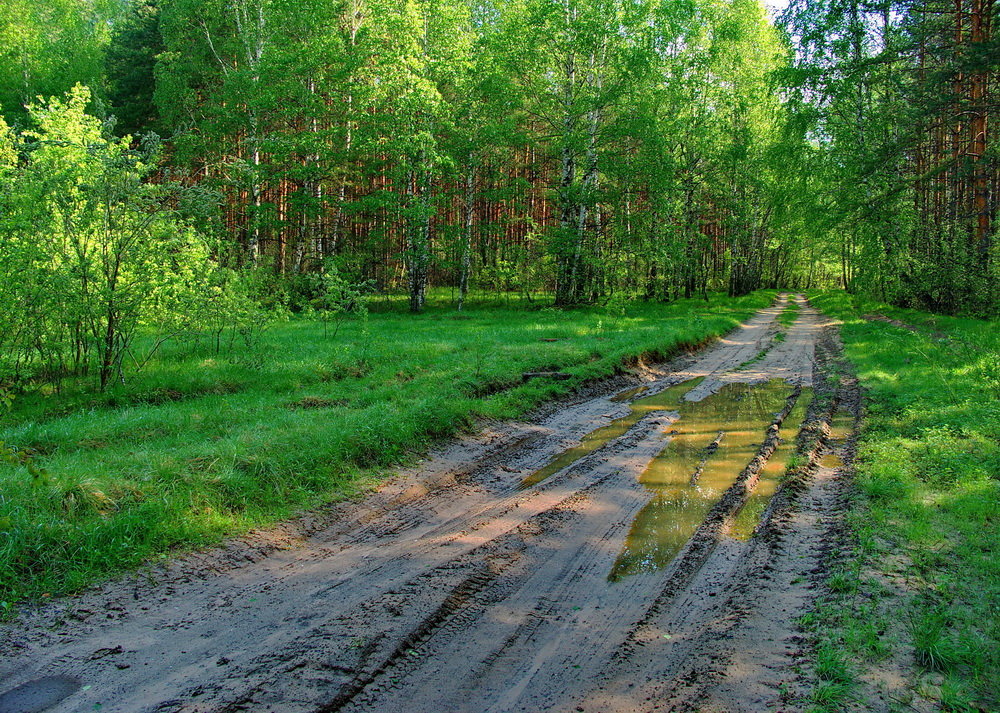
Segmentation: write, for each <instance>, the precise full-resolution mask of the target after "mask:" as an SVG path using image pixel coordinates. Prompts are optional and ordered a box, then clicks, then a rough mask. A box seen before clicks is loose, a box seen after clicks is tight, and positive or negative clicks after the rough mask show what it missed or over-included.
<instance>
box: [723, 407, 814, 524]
mask: <svg viewBox="0 0 1000 713" xmlns="http://www.w3.org/2000/svg"><path fill="white" fill-rule="evenodd" d="M812 397H813V392H812V389H802V393H801V394H799V399H798V401H796V402H795V407H794V408H793V409H792V410H791V412H790V413H789V414H788V416H787V417H785V421H784V422H783V423H782V424H781V430H780V431H779V432H778V437H779V438H780V439H781V440H779V441H778V445H777V447H776V448H775V449H774V453H772V454H771V457H770V458H768V460H767V463H765V464H764V467H763V468H761V471H760V479H759V480H758V481H757V485H756V487H755V488H754V489H753V490H752V491H751V492H750V495H749V496H748V497H747V501H746V502H745V503H744V504H743V507H742V508H740V510H739V512H738V513H736V517H735V518H734V520H733V524H732V525H731V526H730V529H729V534H730V536H731V537H735V538H736V539H737V540H748V539H750V536H751V535H752V534H753V531H754V530H756V529H757V525H758V524H760V518H761V516H762V515H763V514H764V511H765V510H766V509H767V505H768V503H769V502H771V497H772V496H773V495H774V494H775V493H776V492H777V490H778V486H779V485H780V484H781V476H782V475H784V474H785V470H786V469H787V468H788V464H789V463H790V462H791V460H792V456H793V455H794V453H795V437H796V435H797V434H798V432H799V430H800V429H801V428H802V424H803V423H804V422H805V419H806V411H807V410H808V409H809V404H810V403H811V402H812Z"/></svg>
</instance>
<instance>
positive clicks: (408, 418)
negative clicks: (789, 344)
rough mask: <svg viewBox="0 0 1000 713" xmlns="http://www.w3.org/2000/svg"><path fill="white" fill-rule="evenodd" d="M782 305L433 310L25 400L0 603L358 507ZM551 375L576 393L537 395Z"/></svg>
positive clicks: (12, 418)
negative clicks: (332, 503) (317, 507)
mask: <svg viewBox="0 0 1000 713" xmlns="http://www.w3.org/2000/svg"><path fill="white" fill-rule="evenodd" d="M773 295H774V293H756V294H754V295H751V296H749V297H745V298H741V299H738V300H728V299H725V298H722V297H720V296H718V295H710V300H711V301H710V302H709V303H708V304H706V303H704V302H703V301H701V300H699V301H680V302H677V303H675V304H672V305H668V306H661V305H630V306H626V307H624V308H618V307H616V308H615V309H614V310H613V311H612V312H607V311H605V310H603V309H598V308H591V309H585V310H584V309H581V310H574V311H572V312H569V313H564V312H561V311H552V310H542V311H538V310H523V311H515V310H503V309H484V308H479V307H476V305H475V304H469V305H467V307H466V310H465V311H463V312H461V313H459V312H455V311H454V310H452V309H449V308H446V307H436V306H433V305H432V306H431V307H430V308H429V309H428V310H427V312H426V313H425V314H424V315H421V316H409V315H406V314H403V313H402V310H401V309H395V310H392V311H387V312H381V313H377V312H373V313H372V314H371V315H370V316H369V317H368V319H362V318H354V317H352V318H349V319H347V320H345V322H344V324H343V326H342V327H341V330H340V333H339V334H338V336H337V338H336V339H333V338H331V337H330V336H329V335H328V334H325V327H324V325H322V324H320V323H319V322H317V321H313V320H293V321H288V322H284V323H281V324H277V325H275V326H274V327H273V328H272V329H270V330H269V331H268V332H266V333H265V334H264V335H262V337H261V338H260V339H259V340H258V342H257V343H256V345H255V346H254V347H253V348H244V349H240V350H237V351H233V352H230V353H228V354H221V355H220V354H217V353H216V352H215V350H214V348H213V347H212V345H211V344H206V343H201V344H199V343H197V342H192V341H189V340H180V339H173V340H169V341H167V342H166V343H164V344H163V346H162V348H161V349H160V350H159V351H158V352H157V353H156V356H155V357H154V358H153V359H151V361H150V363H149V364H148V365H147V366H146V368H145V369H144V370H143V371H142V372H141V373H139V374H136V375H135V376H134V377H133V378H132V379H130V380H129V382H128V383H127V384H124V385H123V384H112V385H111V386H110V387H109V388H108V389H107V390H106V391H105V392H104V393H95V392H94V390H93V389H90V388H87V383H86V382H83V381H79V380H68V381H67V382H65V383H64V385H63V389H62V392H61V393H60V394H42V393H35V394H28V395H25V396H22V397H20V398H19V399H18V401H17V402H16V404H15V408H14V410H13V411H12V412H11V413H10V414H9V416H8V417H7V418H5V419H3V420H2V421H0V425H2V428H0V438H2V439H3V440H4V441H5V442H7V443H8V445H10V446H11V447H13V448H16V449H17V450H18V451H19V452H25V453H27V452H30V453H32V454H33V456H32V457H33V458H34V459H35V461H36V462H37V465H38V467H40V468H44V469H45V470H46V471H48V473H49V474H50V476H49V478H48V479H47V480H46V481H45V482H44V483H43V482H36V480H35V479H33V478H31V477H30V476H29V475H28V473H27V472H26V470H25V469H24V467H22V466H20V465H16V464H0V492H2V493H3V496H2V498H0V522H6V523H8V526H7V527H6V528H5V529H4V531H3V532H0V601H7V602H14V601H17V600H19V599H21V598H23V597H34V596H38V595H40V594H42V593H46V592H48V593H52V594H57V593H61V592H68V591H73V590H75V589H77V588H79V587H81V586H83V585H84V584H86V583H87V582H90V581H93V579H94V578H96V577H101V576H105V575H107V574H108V573H110V572H113V571H116V570H119V569H121V568H126V567H129V566H132V565H134V564H137V563H139V562H141V561H143V560H145V559H147V558H149V557H150V556H152V555H153V554H154V553H158V552H163V551H165V550H167V549H169V548H171V547H175V546H192V545H198V544H203V543H206V542H211V541H214V540H216V539H218V538H219V537H221V536H222V535H224V534H231V533H234V532H239V531H242V530H244V529H246V528H247V527H249V526H251V525H254V524H259V523H262V522H266V521H268V520H273V519H274V518H278V517H282V516H287V515H288V514H289V513H290V512H291V511H292V510H293V509H294V508H300V507H305V506H309V505H312V504H316V503H318V502H321V501H325V500H329V499H332V498H341V497H345V496H347V495H350V494H352V493H356V492H358V491H359V490H360V489H363V488H365V487H366V486H367V484H369V483H371V482H372V481H373V479H375V478H376V477H378V475H379V473H380V472H382V470H383V469H385V468H387V467H389V466H392V465H394V464H396V463H399V462H401V461H403V460H405V459H406V458H407V457H408V456H409V454H412V453H413V452H414V450H415V449H420V448H423V447H425V446H426V445H427V444H428V443H429V442H430V440H431V439H433V438H437V437H440V436H444V435H448V434H452V433H454V432H455V431H456V430H457V429H460V428H463V427H468V426H469V425H470V423H471V422H472V419H473V418H475V417H477V416H489V417H494V418H509V417H512V416H515V415H519V414H522V413H523V412H524V411H525V410H526V409H529V408H531V407H533V406H535V405H538V404H540V403H542V402H544V401H546V400H549V399H552V398H554V397H557V396H559V395H562V394H565V393H567V392H568V391H569V390H571V389H573V388H575V387H577V386H579V385H580V384H582V383H584V382H585V381H587V380H590V379H596V378H601V377H606V376H608V375H610V374H612V373H614V372H615V371H618V370H621V369H623V368H624V366H623V362H626V361H628V360H630V359H632V358H634V357H636V356H638V355H641V354H648V355H653V356H656V357H658V358H666V357H668V356H669V355H671V354H673V353H675V352H676V351H678V350H679V349H681V348H683V347H684V346H685V345H691V344H697V343H701V342H703V341H704V340H705V339H707V338H710V337H712V336H716V335H720V334H723V333H725V332H727V331H728V330H730V329H731V328H733V327H734V326H735V325H736V324H737V323H738V322H739V321H740V320H742V319H745V318H746V317H747V316H749V315H750V314H751V313H752V311H753V310H755V309H758V308H761V307H763V306H765V305H766V304H768V303H769V302H770V301H771V300H772V299H773ZM441 301H442V302H443V301H444V300H441ZM400 307H403V305H400ZM152 339H153V337H152V336H140V337H138V338H137V343H140V344H141V343H144V342H148V341H150V340H152ZM550 339H556V340H557V341H543V340H550ZM549 369H561V370H563V371H565V372H566V373H568V374H570V375H571V379H570V380H568V381H548V380H544V379H534V380H531V381H529V382H527V383H523V381H522V379H521V374H522V373H523V372H525V371H539V370H549Z"/></svg>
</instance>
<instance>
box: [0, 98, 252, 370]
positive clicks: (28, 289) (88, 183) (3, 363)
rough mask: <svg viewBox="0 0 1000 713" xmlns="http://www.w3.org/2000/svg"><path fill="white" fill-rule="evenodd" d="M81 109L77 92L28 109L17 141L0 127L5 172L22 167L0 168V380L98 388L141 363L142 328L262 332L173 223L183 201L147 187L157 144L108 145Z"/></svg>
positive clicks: (188, 233)
mask: <svg viewBox="0 0 1000 713" xmlns="http://www.w3.org/2000/svg"><path fill="white" fill-rule="evenodd" d="M89 100H90V94H89V92H88V91H87V90H86V89H85V88H83V87H79V86H78V87H76V88H74V89H73V90H71V91H70V92H69V94H67V95H66V97H65V98H64V99H60V98H52V99H50V100H49V101H47V102H43V103H39V104H33V105H31V106H30V107H29V111H30V115H31V118H32V120H33V121H34V122H35V124H36V127H37V128H35V129H33V130H31V131H27V132H24V133H23V134H22V135H21V136H20V137H15V136H12V135H11V134H10V132H3V131H2V129H3V127H2V126H0V160H2V159H3V157H4V156H7V157H8V158H7V160H6V163H7V165H8V166H10V156H12V155H13V153H12V152H14V151H16V152H18V153H20V155H21V156H22V157H23V158H22V161H21V163H20V165H19V166H18V169H19V170H18V171H17V172H16V174H15V173H14V172H12V171H10V170H9V169H8V170H6V171H4V170H3V169H2V168H0V183H2V185H0V227H2V228H3V234H4V238H3V242H4V250H3V251H2V252H0V306H2V316H0V330H2V331H0V379H3V380H4V381H5V382H7V383H10V384H16V385H17V386H19V387H26V386H28V385H30V384H32V383H35V384H47V383H49V384H56V385H58V383H59V382H60V380H61V379H62V378H63V377H65V376H67V375H70V374H86V373H90V374H93V375H94V376H95V377H96V378H97V380H98V383H99V384H100V387H101V388H102V389H104V388H106V387H107V386H108V385H109V384H110V383H111V382H112V381H113V380H121V379H122V378H124V370H125V369H126V364H125V361H126V359H127V358H128V359H130V360H131V361H132V362H133V363H134V364H135V365H136V366H141V364H142V363H144V362H145V361H146V360H148V357H149V355H148V354H146V355H141V354H136V353H135V351H134V349H133V347H134V342H135V337H136V334H137V333H138V331H139V330H140V329H143V328H155V329H158V330H159V331H160V332H161V336H165V335H167V334H171V333H173V332H175V331H177V330H179V329H181V328H182V327H183V326H188V325H191V324H192V323H193V321H194V320H198V319H199V318H201V321H200V322H199V324H198V326H199V327H200V328H209V329H211V328H214V327H215V325H216V324H217V321H218V320H219V319H225V320H226V321H227V322H230V323H232V322H238V323H251V322H255V321H259V316H258V315H255V314H254V315H248V314H246V312H247V310H246V309H245V308H242V307H241V306H240V302H241V298H240V293H239V291H237V290H231V289H228V286H229V285H230V284H231V283H233V282H238V281H239V279H241V278H238V277H236V276H231V275H228V274H227V273H226V272H225V271H224V270H222V269H221V268H219V267H218V266H217V264H216V263H215V262H214V261H213V260H212V256H211V254H210V251H209V249H208V246H207V245H206V244H205V241H204V239H203V238H202V237H201V236H200V235H198V234H197V233H196V232H195V231H194V230H193V229H192V228H191V227H190V225H188V224H186V223H185V222H184V221H182V220H181V219H180V216H179V214H178V211H177V209H176V207H175V206H177V205H178V204H179V203H182V202H185V201H186V199H187V198H188V197H189V195H190V192H188V194H189V195H185V191H184V190H183V189H182V188H181V187H180V186H178V185H175V184H173V183H171V182H170V181H167V180H161V181H159V182H150V181H148V180H147V179H148V177H149V175H150V174H151V172H152V171H153V170H154V168H155V164H156V161H157V159H158V146H157V145H156V144H155V143H151V142H147V143H144V144H141V145H138V146H134V145H133V144H132V142H131V139H130V138H129V137H125V138H123V139H116V138H112V137H110V136H108V135H107V134H106V132H105V131H104V130H103V127H102V125H101V122H100V121H98V120H97V119H96V118H95V117H93V116H90V115H89V114H87V112H86V107H87V105H88V103H89ZM187 202H190V201H187ZM243 301H244V302H245V301H246V300H243ZM213 317H214V318H215V320H216V321H213V320H212V318H213ZM157 345H158V342H155V343H154V344H153V346H152V347H151V349H152V350H153V351H155V348H156V346H157Z"/></svg>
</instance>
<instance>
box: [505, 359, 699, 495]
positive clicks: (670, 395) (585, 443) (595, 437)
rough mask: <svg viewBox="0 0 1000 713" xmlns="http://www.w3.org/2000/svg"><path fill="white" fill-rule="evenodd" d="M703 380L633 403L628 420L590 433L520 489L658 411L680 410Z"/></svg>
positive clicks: (616, 422) (577, 458) (677, 386)
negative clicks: (682, 400) (679, 404)
mask: <svg viewBox="0 0 1000 713" xmlns="http://www.w3.org/2000/svg"><path fill="white" fill-rule="evenodd" d="M703 380H704V377H699V378H697V379H691V380H689V381H683V382H681V383H680V384H675V385H673V386H671V387H669V388H666V389H664V390H663V391H660V392H658V393H655V394H652V395H651V396H646V397H644V398H641V399H637V400H636V401H633V402H632V403H631V404H629V407H630V408H631V411H630V412H629V414H628V415H627V416H622V417H621V418H618V419H615V420H614V421H612V422H611V423H609V424H608V425H607V426H602V427H601V428H598V429H596V430H593V431H591V432H590V433H588V434H587V435H586V436H584V437H583V439H582V441H581V442H580V445H578V446H574V447H573V448H570V449H568V450H565V451H563V452H562V453H560V454H559V455H558V456H556V457H555V458H553V459H552V460H551V461H549V462H548V463H546V464H545V466H544V467H542V468H539V469H538V470H536V471H535V472H534V473H532V474H531V475H529V476H528V477H527V478H525V479H524V480H522V481H521V484H520V486H519V487H520V489H522V490H524V489H526V488H530V487H531V486H533V485H537V484H538V483H541V482H542V481H543V480H545V479H546V478H548V477H549V476H550V475H555V474H556V473H558V472H559V471H560V470H562V469H564V468H567V467H569V466H571V465H572V464H573V463H576V462H577V461H578V460H580V459H581V458H583V457H584V456H586V455H589V454H590V453H593V452H594V451H596V450H597V449H598V448H600V447H601V446H603V445H604V444H605V443H608V442H610V441H613V440H614V439H616V438H619V437H621V436H623V435H625V434H626V433H627V432H628V431H629V430H630V429H631V428H632V427H633V426H634V425H635V424H637V423H638V422H639V420H640V419H641V418H642V417H643V416H645V415H647V414H650V413H653V412H654V411H673V410H676V409H677V405H678V403H680V400H681V397H683V396H684V394H686V393H687V392H688V391H690V390H691V389H693V388H694V387H695V386H697V385H698V384H700V383H701V382H702V381H703ZM647 388H648V387H646V386H640V387H637V388H636V389H629V391H626V392H622V393H621V394H618V396H621V397H623V398H622V399H620V400H625V395H626V394H629V393H630V392H631V393H632V394H636V393H640V392H641V391H644V390H645V389H647Z"/></svg>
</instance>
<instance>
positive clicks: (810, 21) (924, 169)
mask: <svg viewBox="0 0 1000 713" xmlns="http://www.w3.org/2000/svg"><path fill="white" fill-rule="evenodd" d="M996 15H997V4H996V3H995V2H994V0H954V1H951V0H949V2H943V1H941V0H903V1H901V2H890V1H885V2H879V3H869V2H861V1H860V0H836V1H834V0H825V1H824V2H810V3H808V4H806V3H802V2H799V3H796V4H793V6H792V7H791V8H790V11H789V13H788V17H787V21H788V24H789V27H790V29H791V32H792V33H793V34H794V35H796V36H797V37H799V38H800V50H799V56H798V61H797V77H798V81H797V83H796V84H797V87H798V89H799V92H800V93H801V95H802V96H803V97H805V98H806V99H807V100H808V103H807V104H805V105H804V106H805V107H806V111H807V112H808V113H809V115H811V118H812V128H811V136H812V137H813V138H814V140H815V141H816V142H817V143H818V145H819V146H820V147H821V149H822V151H821V152H820V153H819V154H817V157H816V158H817V159H818V162H817V163H816V164H815V167H816V169H817V170H818V172H820V174H821V176H822V182H823V185H822V186H821V187H820V188H819V190H821V191H822V192H824V193H825V194H827V195H828V196H829V199H828V201H827V204H826V206H825V208H824V210H822V211H815V212H813V213H812V216H813V220H812V224H813V225H814V226H816V227H817V228H818V230H819V232H822V233H825V234H826V235H827V236H828V237H829V239H830V240H831V241H833V242H834V243H835V244H836V247H837V249H838V251H839V252H840V253H841V255H842V260H843V263H844V275H845V278H846V281H847V284H848V286H849V287H851V288H852V289H856V290H865V291H869V292H871V293H873V294H875V295H877V296H879V297H880V298H882V299H886V300H891V301H893V302H896V303H900V304H909V305H914V306H921V307H925V308H929V309H933V310H938V311H946V312H962V311H973V312H980V313H984V312H989V311H991V310H995V309H996V306H997V300H998V297H1000V291H998V283H1000V273H998V271H997V256H996V240H995V236H996V211H997V202H998V196H1000V193H998V185H1000V161H998V152H997V147H996V142H995V141H993V140H992V138H991V131H992V130H991V129H990V123H991V116H994V118H995V114H996V106H997V105H996V99H995V97H996V96H997V94H996V92H997V90H998V80H1000V43H998V41H997V37H996V35H995V33H994V29H993V28H994V26H995V25H994V23H995V22H996Z"/></svg>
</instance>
